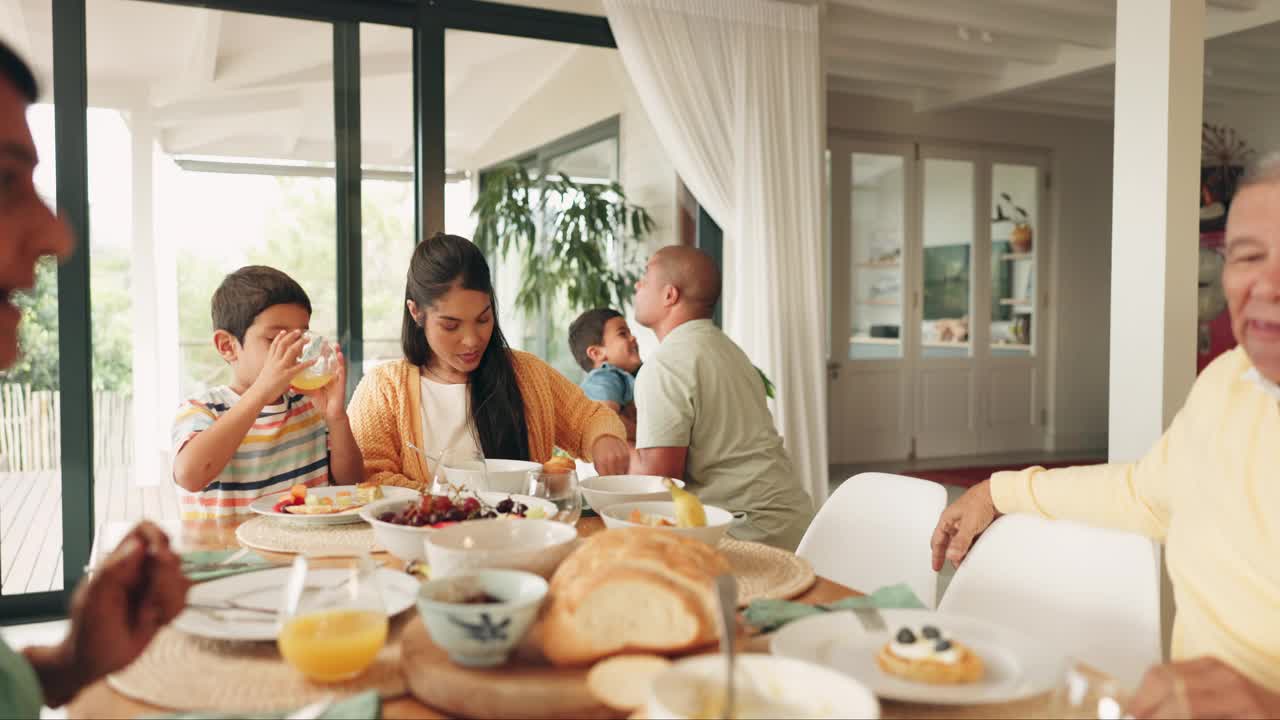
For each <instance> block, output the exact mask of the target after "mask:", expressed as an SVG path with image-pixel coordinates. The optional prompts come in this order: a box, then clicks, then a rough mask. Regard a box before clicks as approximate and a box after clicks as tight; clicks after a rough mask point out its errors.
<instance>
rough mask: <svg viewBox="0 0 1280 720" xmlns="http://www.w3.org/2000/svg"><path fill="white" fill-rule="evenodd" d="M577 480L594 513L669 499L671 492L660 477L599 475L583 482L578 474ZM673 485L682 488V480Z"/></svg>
mask: <svg viewBox="0 0 1280 720" xmlns="http://www.w3.org/2000/svg"><path fill="white" fill-rule="evenodd" d="M578 479H579V480H580V481H581V482H580V483H579V486H580V487H581V488H582V496H583V497H585V498H586V499H587V502H588V503H590V504H591V509H592V510H595V511H596V512H600V511H601V510H603V509H605V508H607V507H609V506H610V505H617V504H618V503H632V502H645V501H647V500H670V499H671V491H670V490H668V489H667V488H666V486H665V485H663V484H662V481H663V479H664V478H663V477H662V476H661V475H599V476H596V477H591V478H587V479H586V480H583V479H582V475H581V474H579V475H578ZM675 483H676V485H677V486H679V487H684V481H683V480H676V481H675Z"/></svg>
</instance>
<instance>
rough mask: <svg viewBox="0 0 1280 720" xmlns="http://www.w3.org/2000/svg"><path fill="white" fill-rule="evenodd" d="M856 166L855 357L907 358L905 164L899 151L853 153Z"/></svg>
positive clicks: (853, 187)
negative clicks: (904, 335)
mask: <svg viewBox="0 0 1280 720" xmlns="http://www.w3.org/2000/svg"><path fill="white" fill-rule="evenodd" d="M852 167H853V170H852V173H853V177H852V178H851V184H850V188H851V189H850V195H851V197H850V199H849V200H850V207H851V208H852V209H851V213H852V216H851V218H850V228H851V233H852V238H851V245H852V249H853V253H852V255H853V268H852V272H851V273H850V274H849V275H850V278H851V279H852V286H853V287H852V303H853V305H852V307H851V309H850V314H849V316H850V317H851V318H852V319H853V328H852V333H851V336H850V339H849V358H850V359H854V360H859V359H872V358H897V357H902V340H901V335H902V298H903V288H902V278H903V275H902V252H903V237H904V235H905V228H904V223H905V220H906V214H905V205H904V198H905V197H906V175H905V174H904V172H903V169H904V167H905V163H904V160H903V158H902V157H901V156H898V155H877V154H872V153H853V156H852Z"/></svg>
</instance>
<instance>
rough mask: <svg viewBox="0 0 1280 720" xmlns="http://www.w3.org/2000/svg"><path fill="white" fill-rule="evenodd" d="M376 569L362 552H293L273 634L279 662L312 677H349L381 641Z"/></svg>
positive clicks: (382, 612)
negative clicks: (329, 555) (328, 555)
mask: <svg viewBox="0 0 1280 720" xmlns="http://www.w3.org/2000/svg"><path fill="white" fill-rule="evenodd" d="M376 573H377V565H375V564H374V562H373V561H372V560H371V559H370V558H369V556H368V555H362V556H358V557H353V558H342V559H327V560H325V561H323V562H318V561H317V560H316V559H314V558H307V557H304V556H301V555H299V556H298V557H295V558H294V560H293V570H292V572H290V574H289V583H288V585H287V586H286V587H285V592H284V606H283V607H282V608H281V610H280V630H279V634H278V636H277V646H278V647H279V648H280V655H281V656H283V657H284V659H285V661H286V662H288V663H289V664H290V665H292V666H293V667H294V668H295V669H297V670H298V671H299V672H301V673H302V674H303V675H306V676H307V677H308V678H309V679H311V680H314V681H316V682H340V681H343V680H350V679H351V678H354V677H356V676H358V675H360V673H362V672H364V671H365V670H366V669H368V667H369V666H370V665H372V664H373V660H374V658H375V657H377V655H378V651H379V650H381V649H382V646H383V645H384V644H385V643H386V641H387V613H386V608H385V606H384V605H383V604H382V592H381V590H380V589H379V587H378V579H377V574H376Z"/></svg>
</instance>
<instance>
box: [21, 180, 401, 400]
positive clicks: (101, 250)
mask: <svg viewBox="0 0 1280 720" xmlns="http://www.w3.org/2000/svg"><path fill="white" fill-rule="evenodd" d="M276 182H278V183H279V184H280V188H281V191H282V196H283V202H282V205H281V207H280V208H279V209H277V210H276V211H275V212H273V213H272V215H271V222H270V224H269V226H268V227H267V229H266V232H265V235H264V242H262V243H261V244H259V245H257V246H256V247H253V248H251V249H250V251H249V253H248V256H247V257H246V258H245V264H264V265H271V266H272V267H276V268H279V269H280V270H283V271H284V272H287V273H289V274H290V275H291V276H292V277H293V278H294V279H296V280H297V281H298V282H299V283H301V284H302V286H303V288H305V289H306V291H307V293H308V295H310V296H311V303H312V306H313V311H314V312H313V316H312V322H311V326H312V328H313V329H315V330H317V331H319V332H321V333H324V334H325V335H328V336H330V337H332V336H334V335H335V333H336V329H337V250H336V247H335V243H334V237H335V231H334V223H335V210H334V194H333V182H332V181H331V180H325V179H317V178H300V177H279V178H276ZM412 193H413V185H412V183H404V182H379V181H368V182H366V183H365V185H364V202H363V203H362V206H363V207H362V212H363V227H364V262H365V268H364V278H365V282H364V285H365V287H364V315H365V317H364V329H365V337H366V342H367V343H368V342H369V341H376V340H378V339H384V340H387V339H389V340H395V339H397V338H398V337H399V328H400V307H401V299H402V298H403V297H404V271H405V268H406V267H407V265H408V261H409V255H410V253H411V251H412V248H413V216H412V203H411V202H409V199H410V198H411V197H412ZM406 205H407V207H408V208H409V209H410V211H409V212H408V213H405V212H402V209H403V208H405V207H406ZM130 262H131V260H130V257H129V253H128V249H127V248H122V247H101V246H99V247H94V248H93V258H92V262H91V277H90V285H91V289H92V298H93V300H92V302H93V308H92V321H91V322H92V335H93V386H94V389H95V390H105V391H114V392H122V393H128V392H130V391H131V389H132V375H131V372H132V336H131V329H132V317H131V310H132V300H131V298H130V294H129V292H130V290H129V287H130V283H129V281H130V277H129V274H130ZM238 266H239V265H238V264H237V263H231V264H228V265H226V266H222V265H218V264H216V263H211V262H210V261H209V260H208V259H207V258H205V257H202V256H199V255H197V254H196V253H193V252H192V251H190V250H188V249H185V248H184V249H181V250H180V251H179V253H178V258H177V269H178V328H179V338H180V339H179V342H180V345H181V363H182V368H183V372H182V388H181V392H182V394H183V395H184V396H186V395H189V394H192V393H195V392H198V391H199V390H200V389H201V388H204V387H207V386H209V385H213V384H217V383H222V382H226V380H227V373H226V364H225V363H224V362H223V361H222V359H221V358H220V357H218V355H217V353H215V352H214V350H213V343H212V338H213V328H212V321H211V319H210V315H209V301H210V299H211V298H212V297H213V291H214V290H215V289H216V288H217V287H218V284H219V283H220V282H222V278H223V277H224V276H225V275H226V274H227V273H229V272H231V271H233V270H235V269H236V267H238ZM16 303H17V305H18V306H19V307H20V308H21V309H22V311H23V323H22V329H21V342H22V347H23V357H22V358H21V359H20V360H19V361H18V363H17V364H16V365H15V366H14V367H13V368H11V369H10V370H9V371H8V372H6V373H3V374H0V383H19V384H29V385H31V386H32V389H34V390H56V389H58V300H57V266H56V264H55V263H54V262H53V261H52V260H48V259H46V260H44V261H42V263H41V265H40V267H39V269H38V274H37V283H36V287H35V289H34V290H33V291H32V292H31V293H28V294H24V295H20V296H18V298H17V300H16ZM382 344H383V345H386V344H387V343H382Z"/></svg>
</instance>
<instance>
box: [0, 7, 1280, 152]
mask: <svg viewBox="0 0 1280 720" xmlns="http://www.w3.org/2000/svg"><path fill="white" fill-rule="evenodd" d="M507 1H508V2H510V3H512V4H521V5H530V6H539V7H547V8H551V9H557V10H566V11H571V12H584V13H590V14H601V13H602V12H603V11H602V3H601V0H507ZM796 1H800V2H807V1H809V0H796ZM823 5H824V10H823V12H824V15H823V18H824V19H823V34H824V39H823V43H824V56H825V62H826V69H827V77H828V86H829V87H830V88H831V89H832V90H835V91H840V92H848V93H857V94H863V95H870V96H877V97H885V98H892V99H897V100H902V101H906V102H909V103H912V104H913V105H914V106H915V108H916V109H917V110H918V111H921V112H928V111H933V110H939V109H945V108H950V107H957V106H961V105H978V106H982V107H987V108H993V109H1004V110H1013V111H1027V112H1043V113H1049V114H1054V115H1062V116H1071V117H1085V118H1096V119H1099V120H1108V119H1109V118H1110V117H1111V113H1112V104H1113V100H1112V92H1113V87H1112V67H1113V63H1114V54H1115V53H1114V27H1113V26H1114V22H1115V0H824V2H823ZM49 8H50V3H49V2H48V0H0V37H4V38H5V39H6V40H7V41H9V42H11V43H12V44H14V45H15V46H17V48H18V49H19V51H20V52H22V53H23V54H24V55H26V56H27V57H28V58H30V59H31V60H32V61H33V64H34V65H35V66H36V68H37V71H38V72H39V74H40V75H41V76H42V77H43V78H44V79H45V83H46V88H47V87H48V83H49V82H50V78H51V77H52V68H51V56H52V53H51V47H52V35H51V27H50V26H51V22H50V10H49ZM88 13H89V14H88V38H89V43H88V67H89V75H90V77H89V99H90V103H91V104H92V105H95V106H104V107H116V108H120V109H123V110H128V111H130V112H145V113H147V115H148V117H150V118H151V119H152V121H153V122H154V123H155V126H156V128H157V132H158V137H159V141H160V142H161V145H162V146H163V148H164V149H165V150H166V151H167V152H169V153H171V154H190V155H218V156H237V157H255V158H281V159H292V160H310V161H331V160H332V157H333V129H332V114H333V113H332V107H333V88H332V80H331V77H332V57H331V56H332V38H331V31H330V28H329V26H328V25H326V24H324V23H315V22H307V21H300V20H287V19H279V18H271V17H266V16H258V15H244V14H237V13H228V12H221V11H213V10H207V9H202V8H194V7H186V6H183V7H177V6H165V5H161V4H157V3H148V2H134V1H132V0H93V1H92V2H90V3H88ZM1277 22H1280V0H1209V10H1208V15H1207V17H1206V25H1207V28H1208V31H1207V36H1208V38H1209V39H1208V44H1207V51H1206V66H1207V68H1206V87H1205V102H1206V106H1207V107H1209V108H1213V107H1215V106H1218V105H1224V104H1230V103H1234V102H1237V101H1240V100H1244V99H1248V98H1255V97H1258V96H1263V95H1275V94H1280V25H1277V24H1275V23H1277ZM361 55H362V70H363V72H362V84H363V87H362V91H363V97H362V108H363V112H362V126H363V128H362V129H363V135H364V138H365V143H364V147H363V153H364V159H365V162H366V163H368V164H373V165H384V166H407V165H411V164H412V148H413V135H412V107H413V101H412V97H413V85H412V79H411V75H410V70H411V68H410V62H411V36H410V33H409V31H408V30H407V29H404V28H389V27H381V26H371V25H364V26H362V33H361ZM589 57H594V56H589V55H583V54H581V51H580V50H579V49H578V48H577V47H576V46H573V45H568V44H563V43H553V42H546V41H539V40H528V39H523V38H514V37H506V36H496V35H482V34H477V33H465V32H458V31H450V32H448V33H447V34H446V62H445V75H446V77H445V88H446V97H447V117H446V143H447V150H446V164H447V165H448V166H449V167H450V168H467V167H470V159H471V157H472V156H473V155H475V154H477V152H478V151H479V150H480V149H481V148H483V147H484V146H485V143H486V142H489V141H490V140H491V139H492V138H493V136H494V134H495V132H496V131H497V130H498V128H500V127H502V125H503V124H504V123H506V122H507V121H508V120H509V119H510V118H511V117H512V115H513V113H515V112H516V110H517V109H518V108H519V107H520V106H521V105H522V104H523V103H524V102H525V101H526V100H527V99H529V98H530V97H531V96H532V95H534V94H535V93H537V92H538V90H539V88H541V87H543V86H544V84H546V83H547V82H548V81H549V80H550V79H552V78H553V77H554V76H555V75H556V73H557V72H558V71H560V70H561V69H562V68H563V67H564V66H565V65H566V64H567V63H570V62H575V61H577V62H589V61H591V60H589V59H587V58H589ZM574 129H576V128H566V129H565V132H568V131H571V130H574Z"/></svg>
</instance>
